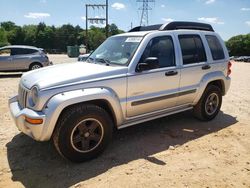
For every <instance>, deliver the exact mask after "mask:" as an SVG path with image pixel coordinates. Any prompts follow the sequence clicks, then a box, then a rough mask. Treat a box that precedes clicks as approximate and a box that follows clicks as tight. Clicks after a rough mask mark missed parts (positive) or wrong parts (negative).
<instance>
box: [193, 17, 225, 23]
mask: <svg viewBox="0 0 250 188" xmlns="http://www.w3.org/2000/svg"><path fill="white" fill-rule="evenodd" d="M198 20H199V21H203V22H208V23H212V24H220V25H222V24H225V23H224V22H222V21H220V20H219V19H218V18H216V17H212V18H205V17H201V18H198Z"/></svg>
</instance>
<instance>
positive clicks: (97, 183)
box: [0, 55, 250, 188]
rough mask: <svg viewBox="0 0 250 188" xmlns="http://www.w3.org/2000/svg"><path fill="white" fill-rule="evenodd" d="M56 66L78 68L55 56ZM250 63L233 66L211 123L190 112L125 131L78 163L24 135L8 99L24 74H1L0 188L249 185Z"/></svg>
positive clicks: (49, 144) (48, 143)
mask: <svg viewBox="0 0 250 188" xmlns="http://www.w3.org/2000/svg"><path fill="white" fill-rule="evenodd" d="M50 59H51V60H52V61H53V62H54V64H57V63H64V62H73V61H75V60H76V59H69V58H67V56H65V55H51V56H50ZM249 72H250V64H247V63H234V64H233V73H232V84H231V88H230V91H229V92H228V94H227V95H226V96H225V97H224V98H223V105H222V109H221V112H220V113H219V115H218V116H217V118H216V119H214V120H213V121H211V122H200V121H198V120H196V119H194V118H193V117H192V115H191V112H184V113H180V114H177V115H172V116H169V117H165V118H161V119H157V120H154V121H150V122H147V123H142V124H139V125H136V126H132V127H129V128H126V129H123V130H120V131H117V132H116V133H115V135H114V139H113V142H112V143H111V145H110V146H109V147H108V149H107V150H106V151H105V152H104V153H103V154H102V155H101V156H100V157H98V158H97V159H94V160H92V161H89V162H85V163H82V164H74V163H71V162H69V161H66V160H64V159H63V158H61V157H60V156H59V155H58V154H57V152H56V151H55V149H54V147H53V145H52V143H51V142H43V143H40V142H36V141H33V140H32V139H30V138H29V137H27V136H25V135H24V134H22V133H20V132H19V131H18V130H17V128H16V126H15V124H14V122H13V120H12V119H11V117H10V113H9V109H8V98H9V96H11V95H14V94H16V93H17V86H18V82H19V80H20V74H13V73H11V74H0V88H1V89H0V187H28V188H33V187H42V188H43V187H70V186H72V187H115V188H119V187H164V188H165V187H220V188H221V187H248V188H249V187H250V139H249V138H250V74H249Z"/></svg>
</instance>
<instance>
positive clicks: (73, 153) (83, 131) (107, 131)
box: [53, 104, 113, 162]
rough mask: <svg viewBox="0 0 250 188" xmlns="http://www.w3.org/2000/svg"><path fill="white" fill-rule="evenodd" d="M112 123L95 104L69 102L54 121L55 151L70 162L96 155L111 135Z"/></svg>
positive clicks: (81, 160) (104, 112)
mask: <svg viewBox="0 0 250 188" xmlns="http://www.w3.org/2000/svg"><path fill="white" fill-rule="evenodd" d="M112 131H113V123H112V121H111V119H110V117H109V115H108V113H107V112H106V111H105V110H104V109H102V108H100V107H99V106H96V105H91V104H88V105H80V106H73V107H72V108H70V109H68V110H66V111H65V112H64V113H63V115H62V117H60V120H59V121H58V123H57V125H56V128H55V131H54V134H53V141H54V145H55V147H56V149H57V150H58V152H59V153H60V154H61V155H62V156H63V157H65V158H67V159H69V160H71V161H73V162H83V161H86V160H89V159H92V158H95V157H97V156H98V155H99V154H100V153H101V152H103V150H104V149H105V148H106V146H107V145H108V143H109V142H110V141H111V139H112Z"/></svg>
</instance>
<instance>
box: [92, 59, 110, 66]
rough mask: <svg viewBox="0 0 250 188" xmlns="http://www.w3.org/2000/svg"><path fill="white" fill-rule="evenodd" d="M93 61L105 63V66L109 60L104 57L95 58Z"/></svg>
mask: <svg viewBox="0 0 250 188" xmlns="http://www.w3.org/2000/svg"><path fill="white" fill-rule="evenodd" d="M95 61H98V62H102V63H105V64H106V65H107V66H109V65H110V61H109V60H108V59H104V58H95Z"/></svg>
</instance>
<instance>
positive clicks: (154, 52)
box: [140, 36, 175, 68]
mask: <svg viewBox="0 0 250 188" xmlns="http://www.w3.org/2000/svg"><path fill="white" fill-rule="evenodd" d="M148 57H157V58H158V60H159V64H160V68H161V67H171V66H175V53H174V44H173V40H172V37H170V36H163V37H156V38H154V39H152V40H151V41H150V42H149V43H148V45H147V47H146V49H145V51H144V53H143V55H142V57H141V61H140V62H144V60H145V59H146V58H148Z"/></svg>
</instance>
